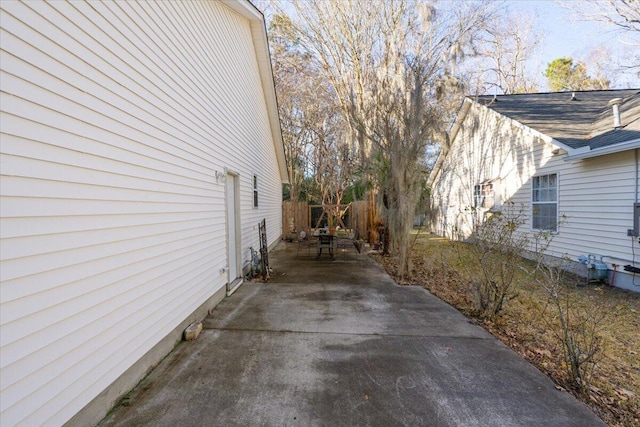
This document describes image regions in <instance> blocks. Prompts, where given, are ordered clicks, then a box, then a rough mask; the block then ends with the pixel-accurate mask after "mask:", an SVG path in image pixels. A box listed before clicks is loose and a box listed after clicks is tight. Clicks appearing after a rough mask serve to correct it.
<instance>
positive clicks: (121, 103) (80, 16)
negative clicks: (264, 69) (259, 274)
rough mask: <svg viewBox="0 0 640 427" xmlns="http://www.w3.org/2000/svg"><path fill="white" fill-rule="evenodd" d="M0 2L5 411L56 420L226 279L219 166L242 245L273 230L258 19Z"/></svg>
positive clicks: (155, 6)
mask: <svg viewBox="0 0 640 427" xmlns="http://www.w3.org/2000/svg"><path fill="white" fill-rule="evenodd" d="M0 7H1V8H2V33H1V34H0V40H1V43H2V52H1V57H0V63H1V68H2V76H1V78H2V100H1V103H2V108H1V110H2V112H1V114H2V116H1V117H0V120H1V122H2V150H1V151H2V152H1V153H0V155H1V165H2V168H1V170H0V173H1V174H2V184H1V190H2V199H1V202H0V210H1V213H2V219H1V221H2V222H1V227H0V233H1V237H2V239H1V240H0V254H1V258H2V260H1V261H2V268H1V273H0V274H1V275H2V283H1V285H0V286H1V288H0V289H1V291H2V305H1V308H0V324H1V325H2V335H1V338H0V341H1V345H2V347H1V352H2V355H1V356H2V357H1V358H0V359H1V361H0V364H1V365H0V367H1V371H0V372H1V373H2V381H0V383H1V384H0V387H1V390H2V399H1V400H2V409H1V411H2V412H1V416H0V424H2V425H14V424H22V425H40V424H51V425H55V424H62V423H64V422H65V421H66V420H68V419H69V418H70V417H72V416H73V415H74V414H75V413H76V412H78V411H79V410H80V409H81V408H82V407H83V406H84V405H86V404H87V403H88V402H89V401H91V400H92V399H93V397H95V396H96V395H98V394H99V393H100V392H101V391H102V390H104V389H105V388H106V387H107V386H108V385H109V384H110V383H111V382H113V381H114V380H115V379H116V378H117V377H118V376H119V375H120V374H122V373H123V372H124V371H125V370H126V369H127V368H128V367H130V366H131V365H132V364H133V363H134V362H135V361H137V360H138V359H139V358H140V357H141V356H143V355H144V354H145V353H146V352H147V351H149V350H150V349H151V348H152V347H153V346H154V345H155V344H156V343H157V342H159V341H160V340H161V339H162V338H163V337H164V336H166V335H167V334H168V333H169V332H170V331H171V330H172V329H173V328H175V327H176V326H177V325H178V324H179V323H180V322H181V321H183V320H184V319H185V318H186V317H187V316H188V315H189V314H191V313H192V312H193V311H194V310H195V309H196V308H197V307H198V306H200V305H201V304H202V303H203V302H204V301H205V300H206V299H207V298H209V297H210V296H212V295H213V294H214V293H215V292H216V291H217V290H219V289H220V288H221V287H223V286H224V285H225V282H226V276H225V275H223V274H222V273H221V272H220V269H221V268H222V267H224V266H225V265H226V263H227V261H226V250H225V245H226V240H225V234H226V228H225V208H224V206H225V194H224V191H225V187H224V184H223V183H222V182H217V181H216V179H215V174H216V172H223V171H224V170H225V168H226V169H228V170H230V171H233V172H236V173H238V174H239V175H240V191H241V194H240V199H241V213H242V220H241V222H242V226H243V228H242V241H243V258H244V259H245V261H246V260H248V257H249V254H248V245H253V246H256V245H257V241H258V240H257V237H258V235H257V228H256V227H255V226H254V223H255V224H257V222H258V221H259V220H260V219H262V218H267V221H268V229H269V241H270V242H273V241H275V239H276V238H277V237H278V236H279V235H280V228H281V225H280V223H281V219H280V218H281V217H280V215H281V207H280V199H281V196H280V178H279V173H278V167H277V161H276V157H275V153H274V149H273V142H272V138H271V133H270V128H269V122H268V116H267V110H266V106H265V102H264V95H263V92H262V87H261V86H260V78H259V74H258V66H257V62H256V58H255V51H254V47H253V42H252V38H251V32H250V26H249V22H248V21H247V20H246V19H244V18H242V17H241V16H239V15H237V14H236V13H235V12H232V11H231V10H229V9H227V8H226V7H225V6H223V5H221V4H219V3H217V2H196V1H192V2H139V3H138V2H131V3H124V2H117V3H116V2H109V3H99V2H69V3H67V2H52V3H41V2H39V3H36V2H29V3H18V2H2V3H1V4H0ZM253 173H255V174H257V175H258V177H259V184H260V208H259V209H253V206H252V200H253V188H252V174H253ZM254 228H256V230H255V232H254Z"/></svg>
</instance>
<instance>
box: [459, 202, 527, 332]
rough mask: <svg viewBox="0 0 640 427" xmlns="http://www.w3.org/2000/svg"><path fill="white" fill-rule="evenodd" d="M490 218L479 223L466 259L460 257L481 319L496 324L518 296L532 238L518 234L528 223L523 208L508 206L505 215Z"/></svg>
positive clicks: (471, 239)
mask: <svg viewBox="0 0 640 427" xmlns="http://www.w3.org/2000/svg"><path fill="white" fill-rule="evenodd" d="M475 213H477V212H475ZM489 215H490V216H489V217H488V218H486V219H484V220H483V221H477V225H476V227H475V231H474V232H473V234H472V235H471V237H470V238H469V239H468V241H469V243H470V245H469V247H468V252H467V255H462V252H461V251H458V256H459V257H461V259H460V261H461V264H462V265H463V266H464V267H465V269H466V270H467V273H468V277H469V278H470V282H471V283H470V288H469V293H470V297H471V299H472V301H474V304H475V307H476V309H477V311H478V313H479V316H480V317H482V318H487V319H490V320H493V319H495V318H496V317H498V316H499V314H500V312H501V311H502V309H503V308H504V306H505V304H506V303H507V302H508V301H509V300H511V299H513V298H515V297H516V296H517V292H516V290H517V283H518V281H519V280H520V279H521V277H522V270H521V269H520V268H519V266H520V264H521V262H522V253H523V252H524V251H526V250H527V248H528V246H529V237H528V236H527V235H526V234H525V233H521V232H519V230H518V228H519V227H520V226H522V225H524V223H525V221H526V215H525V209H524V207H520V208H516V207H515V206H514V205H513V204H512V203H508V204H506V205H505V206H504V207H503V209H502V211H500V212H493V213H490V214H489ZM463 256H464V259H462V257H463Z"/></svg>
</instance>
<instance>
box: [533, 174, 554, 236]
mask: <svg viewBox="0 0 640 427" xmlns="http://www.w3.org/2000/svg"><path fill="white" fill-rule="evenodd" d="M531 227H532V228H533V229H534V230H544V231H558V174H555V173H551V174H548V175H540V176H534V177H533V179H532V181H531Z"/></svg>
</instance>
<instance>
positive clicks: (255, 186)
mask: <svg viewBox="0 0 640 427" xmlns="http://www.w3.org/2000/svg"><path fill="white" fill-rule="evenodd" d="M251 186H252V188H253V201H252V204H253V209H258V195H259V194H258V175H257V174H255V173H254V174H252V175H251Z"/></svg>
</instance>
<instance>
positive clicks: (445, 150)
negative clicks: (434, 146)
mask: <svg viewBox="0 0 640 427" xmlns="http://www.w3.org/2000/svg"><path fill="white" fill-rule="evenodd" d="M472 103H473V101H472V100H471V99H469V98H468V97H467V98H465V99H464V101H463V102H462V106H461V107H460V112H459V113H458V115H457V117H456V120H455V121H454V122H453V124H452V125H451V129H449V132H448V133H447V134H448V141H445V143H444V144H442V147H441V148H440V154H439V155H438V158H437V159H436V163H435V165H433V170H432V171H431V173H430V174H429V178H427V186H429V187H431V186H432V185H433V183H434V182H436V180H437V179H438V175H440V171H441V169H442V163H444V160H445V159H446V158H447V154H449V149H450V148H451V145H452V144H453V141H454V140H455V139H456V136H457V135H458V132H459V131H460V126H461V125H462V122H463V121H464V119H465V118H466V117H467V114H468V113H469V109H470V108H471V104H472Z"/></svg>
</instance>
